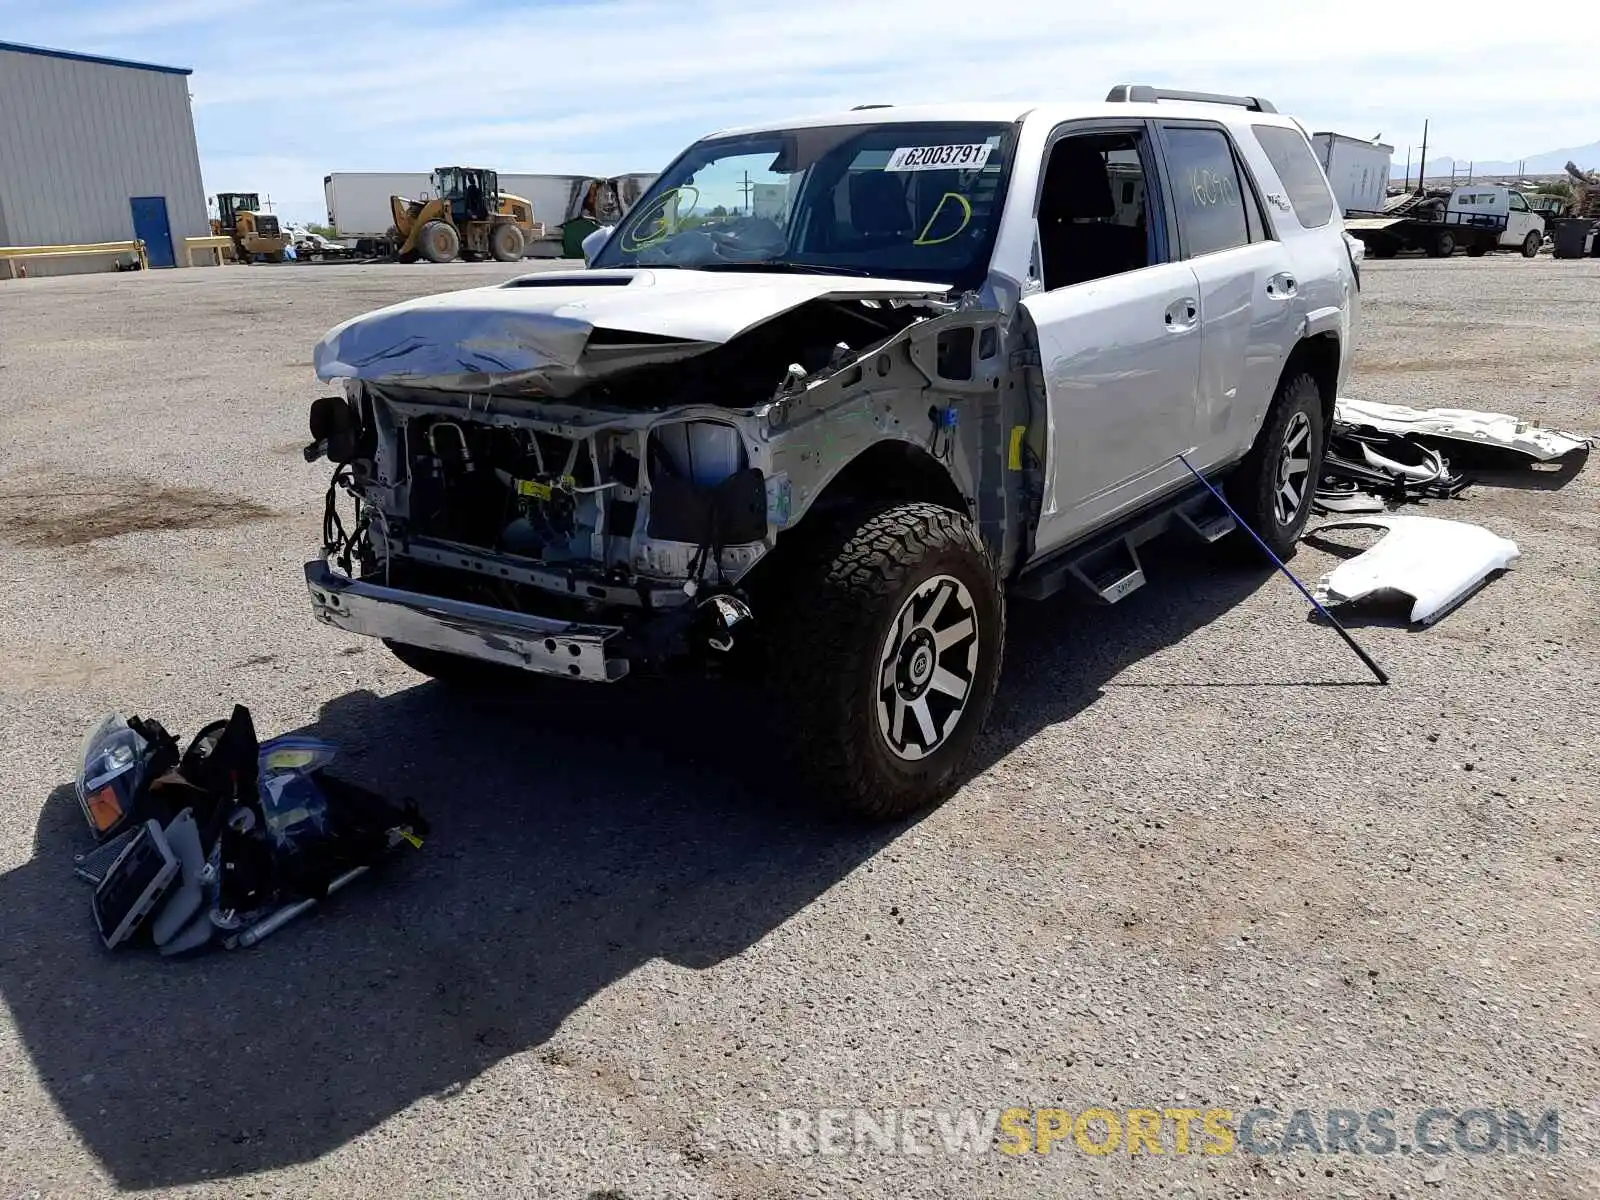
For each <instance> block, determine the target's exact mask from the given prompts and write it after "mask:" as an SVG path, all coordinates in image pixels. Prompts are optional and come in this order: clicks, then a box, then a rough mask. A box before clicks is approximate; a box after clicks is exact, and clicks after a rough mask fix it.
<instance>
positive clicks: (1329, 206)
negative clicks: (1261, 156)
mask: <svg viewBox="0 0 1600 1200" xmlns="http://www.w3.org/2000/svg"><path fill="white" fill-rule="evenodd" d="M1250 128H1251V130H1252V131H1254V133H1255V135H1256V141H1258V142H1260V143H1261V148H1262V149H1263V150H1265V151H1266V153H1267V159H1268V161H1270V162H1271V163H1272V169H1273V170H1274V171H1276V172H1277V173H1278V178H1279V179H1281V180H1283V188H1284V190H1285V191H1286V192H1288V193H1289V203H1290V204H1292V205H1293V206H1294V215H1295V216H1296V217H1298V218H1299V219H1300V224H1301V225H1302V226H1304V227H1305V228H1306V229H1320V228H1321V227H1322V226H1324V225H1326V224H1327V223H1328V222H1329V221H1330V220H1332V219H1333V193H1332V192H1331V191H1329V190H1328V177H1327V176H1326V175H1324V174H1323V173H1322V167H1321V166H1320V165H1318V163H1317V156H1316V155H1315V154H1313V153H1311V147H1310V145H1308V144H1307V142H1306V139H1305V135H1304V134H1302V133H1301V132H1300V131H1299V130H1297V129H1289V128H1286V127H1285V126H1282V125H1252V126H1251V127H1250Z"/></svg>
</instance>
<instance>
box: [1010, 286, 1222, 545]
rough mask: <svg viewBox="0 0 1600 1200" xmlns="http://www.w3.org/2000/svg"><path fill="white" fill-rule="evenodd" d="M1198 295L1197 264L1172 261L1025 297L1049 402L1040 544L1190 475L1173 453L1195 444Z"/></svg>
mask: <svg viewBox="0 0 1600 1200" xmlns="http://www.w3.org/2000/svg"><path fill="white" fill-rule="evenodd" d="M1199 295H1200V292H1199V285H1198V281H1197V280H1196V279H1195V274H1194V271H1193V269H1192V268H1191V266H1190V264H1188V263H1165V264H1162V265H1160V266H1154V267H1146V268H1145V269H1144V270H1142V271H1130V272H1128V273H1127V274H1125V275H1112V276H1108V277H1107V278H1105V279H1096V280H1091V281H1090V282H1088V283H1080V284H1076V285H1074V286H1072V287H1064V288H1059V289H1057V290H1056V291H1053V292H1043V293H1040V294H1039V295H1035V296H1030V297H1028V298H1027V299H1026V300H1024V301H1023V302H1022V307H1023V308H1024V309H1026V310H1027V312H1028V315H1029V316H1030V317H1032V319H1033V323H1034V325H1035V327H1036V328H1037V329H1038V331H1039V358H1040V369H1041V371H1042V373H1043V375H1044V381H1045V390H1046V393H1047V394H1048V396H1049V400H1050V404H1049V411H1048V425H1049V429H1048V433H1047V438H1046V440H1047V442H1048V446H1049V458H1048V460H1047V461H1046V463H1045V490H1044V502H1043V507H1042V509H1041V512H1040V517H1039V530H1038V534H1037V541H1036V549H1037V552H1038V553H1041V554H1043V553H1048V552H1049V551H1050V550H1053V549H1055V548H1056V547H1057V546H1060V545H1063V544H1065V543H1066V542H1069V541H1071V540H1072V539H1073V538H1075V537H1077V536H1078V535H1079V534H1081V533H1083V532H1084V531H1085V530H1087V529H1091V528H1093V527H1094V526H1096V525H1098V524H1101V523H1103V522H1104V521H1106V520H1107V519H1110V518H1112V517H1114V516H1115V515H1116V514H1117V513H1119V512H1121V511H1122V510H1124V509H1126V508H1128V507H1131V506H1133V505H1136V504H1138V503H1139V502H1140V501H1141V500H1142V499H1144V498H1146V497H1149V496H1150V495H1152V494H1155V493H1158V492H1160V491H1162V490H1163V489H1165V488H1169V487H1171V486H1172V485H1173V484H1175V483H1176V482H1178V479H1179V475H1180V473H1182V474H1184V475H1186V474H1187V471H1185V469H1184V467H1183V464H1182V463H1179V462H1177V461H1176V459H1175V458H1174V456H1175V455H1177V454H1179V453H1181V452H1184V451H1187V450H1189V449H1190V448H1191V447H1192V446H1193V444H1194V428H1195V416H1196V411H1197V402H1196V388H1197V386H1198V384H1199V380H1200V354H1201V350H1200V321H1199ZM1179 307H1187V308H1192V309H1193V310H1194V312H1195V316H1194V317H1193V318H1192V319H1189V320H1187V321H1186V322H1184V323H1183V325H1182V327H1181V328H1178V329H1173V328H1169V327H1168V326H1167V325H1166V323H1165V322H1164V320H1163V315H1164V314H1165V313H1166V312H1167V311H1168V310H1169V309H1176V308H1179ZM1157 446H1165V447H1166V448H1167V449H1166V452H1165V454H1162V455H1159V456H1158V454H1157V452H1156V450H1155V447H1157Z"/></svg>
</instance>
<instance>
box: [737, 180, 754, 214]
mask: <svg viewBox="0 0 1600 1200" xmlns="http://www.w3.org/2000/svg"><path fill="white" fill-rule="evenodd" d="M739 191H740V192H742V193H743V194H744V207H745V215H746V216H748V217H753V216H755V215H756V201H755V192H756V185H755V184H753V183H751V182H750V172H749V171H746V172H745V173H744V182H743V183H741V184H740V185H739Z"/></svg>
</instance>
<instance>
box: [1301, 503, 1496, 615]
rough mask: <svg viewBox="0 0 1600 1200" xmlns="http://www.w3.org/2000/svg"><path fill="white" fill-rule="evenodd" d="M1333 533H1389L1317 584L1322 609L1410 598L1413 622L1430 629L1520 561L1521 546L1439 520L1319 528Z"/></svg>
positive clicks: (1357, 520)
mask: <svg viewBox="0 0 1600 1200" xmlns="http://www.w3.org/2000/svg"><path fill="white" fill-rule="evenodd" d="M1329 529H1385V530H1388V532H1387V533H1386V534H1384V537H1383V540H1382V541H1380V542H1379V543H1378V544H1377V545H1376V546H1373V547H1372V548H1371V549H1370V550H1366V551H1364V552H1362V553H1361V554H1358V555H1357V556H1356V557H1355V558H1352V559H1350V560H1349V561H1347V562H1344V563H1341V564H1340V565H1339V566H1337V567H1335V568H1334V569H1333V570H1332V571H1329V572H1328V573H1327V574H1326V575H1324V576H1323V577H1322V579H1321V580H1320V581H1319V582H1318V584H1317V586H1316V589H1315V594H1316V597H1317V599H1318V600H1319V601H1321V602H1322V603H1323V604H1347V603H1349V602H1351V601H1353V600H1362V599H1365V598H1367V597H1369V596H1383V595H1390V594H1394V593H1400V594H1402V595H1406V596H1410V597H1411V599H1412V601H1413V603H1412V605H1411V620H1412V621H1414V622H1416V623H1418V624H1421V625H1431V624H1432V623H1433V622H1434V621H1436V620H1438V619H1439V618H1440V617H1442V616H1444V615H1445V614H1446V613H1447V612H1449V611H1450V610H1451V609H1453V608H1455V607H1456V605H1458V604H1460V603H1461V601H1462V600H1464V599H1466V598H1467V597H1468V596H1470V595H1471V594H1472V593H1473V592H1474V591H1476V590H1477V589H1478V588H1479V587H1480V586H1482V584H1483V582H1484V581H1485V580H1486V579H1488V578H1489V576H1490V575H1492V574H1494V572H1496V571H1503V570H1505V569H1506V568H1507V567H1509V566H1510V565H1511V564H1512V563H1513V562H1515V561H1516V559H1517V557H1518V554H1519V553H1520V552H1519V551H1518V549H1517V544H1516V543H1515V542H1513V541H1510V540H1508V539H1506V538H1503V537H1500V536H1498V535H1497V534H1493V533H1490V532H1489V531H1488V530H1487V529H1484V528H1483V527H1482V526H1480V525H1469V524H1467V523H1466V522H1464V521H1444V520H1440V519H1439V518H1437V517H1400V516H1371V517H1350V518H1348V519H1346V520H1342V521H1331V522H1329V523H1327V524H1325V525H1319V526H1317V527H1316V529H1315V530H1314V532H1316V533H1322V532H1323V531H1325V530H1329Z"/></svg>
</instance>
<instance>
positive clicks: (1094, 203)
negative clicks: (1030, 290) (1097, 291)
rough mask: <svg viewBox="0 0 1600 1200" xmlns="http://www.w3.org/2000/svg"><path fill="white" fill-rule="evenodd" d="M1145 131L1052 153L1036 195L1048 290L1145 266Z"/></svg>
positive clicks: (1097, 135)
mask: <svg viewBox="0 0 1600 1200" xmlns="http://www.w3.org/2000/svg"><path fill="white" fill-rule="evenodd" d="M1143 143H1144V132H1143V130H1142V129H1134V130H1126V131H1122V130H1117V131H1111V130H1107V131H1104V132H1094V133H1072V134H1068V135H1067V136H1066V137H1063V138H1061V139H1060V140H1059V141H1057V142H1056V143H1055V144H1054V145H1053V146H1051V147H1050V150H1049V152H1048V155H1047V157H1046V159H1045V168H1044V178H1043V181H1042V184H1041V188H1040V193H1039V212H1038V220H1039V252H1040V255H1041V257H1042V263H1041V266H1042V272H1041V274H1042V278H1043V281H1044V286H1045V290H1046V291H1054V290H1055V289H1057V288H1062V287H1071V286H1072V285H1073V284H1078V283H1087V282H1088V281H1090V280H1094V279H1103V278H1105V277H1106V276H1108V275H1120V274H1122V273H1123V272H1125V271H1137V270H1139V269H1141V268H1143V267H1147V266H1149V265H1150V261H1151V258H1150V238H1149V233H1148V220H1147V214H1146V200H1145V173H1144V159H1143V157H1142V155H1141V153H1140V147H1141V146H1142V145H1143Z"/></svg>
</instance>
